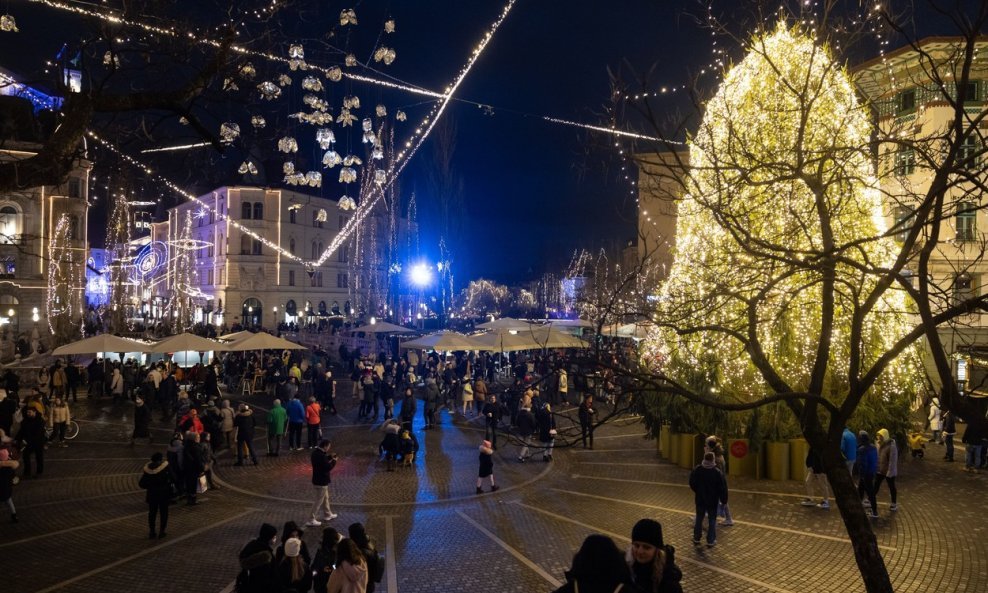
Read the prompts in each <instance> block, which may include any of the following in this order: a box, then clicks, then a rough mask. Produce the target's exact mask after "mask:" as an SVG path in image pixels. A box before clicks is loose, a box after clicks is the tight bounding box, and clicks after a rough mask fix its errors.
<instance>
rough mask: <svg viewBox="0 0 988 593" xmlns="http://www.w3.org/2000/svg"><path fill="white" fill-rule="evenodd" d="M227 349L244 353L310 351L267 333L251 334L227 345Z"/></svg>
mask: <svg viewBox="0 0 988 593" xmlns="http://www.w3.org/2000/svg"><path fill="white" fill-rule="evenodd" d="M226 349H227V350H229V351H231V352H243V351H247V350H308V348H306V347H305V346H303V345H301V344H296V343H295V342H291V341H288V340H286V339H285V338H279V337H278V336H272V335H271V334H265V333H260V334H251V335H250V336H248V337H245V338H243V339H240V340H236V341H234V342H231V343H230V344H227V347H226Z"/></svg>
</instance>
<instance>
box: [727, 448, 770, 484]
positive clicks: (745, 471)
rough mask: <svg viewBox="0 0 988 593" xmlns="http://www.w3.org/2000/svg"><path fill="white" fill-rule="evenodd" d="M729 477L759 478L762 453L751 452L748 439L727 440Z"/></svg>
mask: <svg viewBox="0 0 988 593" xmlns="http://www.w3.org/2000/svg"><path fill="white" fill-rule="evenodd" d="M725 453H726V454H725V456H724V457H725V458H726V460H727V475H729V476H731V477H738V478H742V477H743V478H756V477H758V468H759V465H764V464H760V463H759V462H760V459H759V458H760V457H761V451H758V452H757V453H756V452H755V451H752V450H751V444H750V443H749V442H748V439H727V451H726V452H725Z"/></svg>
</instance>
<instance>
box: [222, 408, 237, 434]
mask: <svg viewBox="0 0 988 593" xmlns="http://www.w3.org/2000/svg"><path fill="white" fill-rule="evenodd" d="M220 415H221V416H222V417H223V420H222V421H221V422H220V430H222V431H223V432H231V431H232V430H233V420H234V418H235V417H236V415H237V413H236V412H234V411H233V408H220Z"/></svg>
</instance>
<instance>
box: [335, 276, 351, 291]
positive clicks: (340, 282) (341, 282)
mask: <svg viewBox="0 0 988 593" xmlns="http://www.w3.org/2000/svg"><path fill="white" fill-rule="evenodd" d="M336 288H350V276H349V274H347V273H346V272H342V273H340V274H337V275H336Z"/></svg>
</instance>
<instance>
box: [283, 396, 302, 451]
mask: <svg viewBox="0 0 988 593" xmlns="http://www.w3.org/2000/svg"><path fill="white" fill-rule="evenodd" d="M287 412H288V450H289V451H301V450H302V427H303V426H305V405H304V404H302V401H301V400H300V399H298V398H297V397H293V398H292V399H290V400H289V401H288V409H287Z"/></svg>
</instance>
